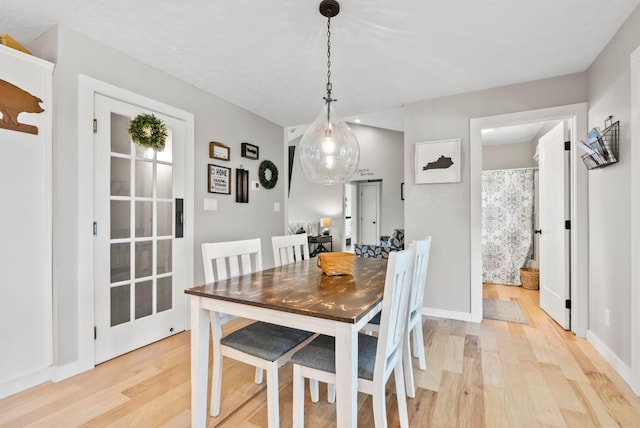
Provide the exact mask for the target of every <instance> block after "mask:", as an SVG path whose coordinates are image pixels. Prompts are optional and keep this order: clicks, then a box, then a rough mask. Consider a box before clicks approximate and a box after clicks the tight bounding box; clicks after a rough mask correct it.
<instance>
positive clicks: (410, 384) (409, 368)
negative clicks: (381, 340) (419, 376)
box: [402, 333, 416, 398]
mask: <svg viewBox="0 0 640 428" xmlns="http://www.w3.org/2000/svg"><path fill="white" fill-rule="evenodd" d="M409 336H410V335H409V334H407V333H405V335H404V339H403V343H402V348H403V351H402V366H403V370H404V382H405V386H406V390H407V397H411V398H414V397H415V396H416V387H415V383H414V381H413V363H412V361H411V360H412V358H411V349H410V348H411V343H410V340H409ZM414 343H415V342H414Z"/></svg>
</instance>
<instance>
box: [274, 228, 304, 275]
mask: <svg viewBox="0 0 640 428" xmlns="http://www.w3.org/2000/svg"><path fill="white" fill-rule="evenodd" d="M271 245H272V246H273V262H274V263H275V266H276V267H278V266H282V265H287V264H289V263H293V262H296V261H300V260H307V259H308V258H309V240H308V239H307V234H306V233H299V234H297V235H285V236H273V237H272V238H271Z"/></svg>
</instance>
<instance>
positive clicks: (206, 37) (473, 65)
mask: <svg viewBox="0 0 640 428" xmlns="http://www.w3.org/2000/svg"><path fill="white" fill-rule="evenodd" d="M639 2H640V0H624V1H619V0H618V1H611V0H562V1H558V0H536V1H531V0H484V1H478V0H451V1H442V0H439V1H435V0H348V1H347V0H343V1H342V3H341V11H340V14H339V15H338V16H337V17H335V18H333V19H332V22H331V33H332V37H331V53H332V56H331V61H332V66H331V71H332V77H331V80H332V83H333V96H334V97H335V98H337V99H338V103H337V105H336V107H337V111H338V112H339V114H340V115H341V116H342V117H348V118H350V119H355V118H356V117H358V118H360V119H361V121H362V123H363V124H367V125H373V126H380V127H384V128H390V129H398V130H402V129H403V128H404V122H403V119H402V114H401V108H402V106H403V105H404V104H407V103H411V102H415V101H420V100H425V99H429V98H435V97H441V96H447V95H452V94H459V93H464V92H469V91H473V90H479V89H485V88H490V87H496V86H502V85H507V84H513V83H519V82H525V81H530V80H537V79H542V78H547V77H553V76H559V75H564V74H569V73H575V72H581V71H584V70H586V69H587V68H588V67H589V65H590V64H591V63H592V62H593V60H594V59H595V58H596V56H597V55H598V53H599V52H600V51H601V50H602V49H603V48H604V47H605V45H606V44H607V42H608V41H609V40H610V39H611V37H612V36H613V35H614V34H615V32H616V31H617V30H618V28H619V27H620V26H621V25H622V23H623V22H624V20H625V19H626V18H627V17H628V15H629V14H630V13H631V11H632V10H633V9H634V8H635V7H636V6H637V5H638V3H639ZM318 5H319V1H317V0H275V1H270V2H267V1H256V0H233V1H228V0H226V1H220V0H191V1H175V0H171V1H169V0H136V1H131V0H92V1H87V0H0V10H1V11H2V13H1V15H0V33H8V34H10V35H12V36H13V37H14V38H15V39H17V40H18V41H19V42H21V43H23V44H28V43H29V42H30V41H31V40H33V39H34V38H35V37H37V36H38V35H40V34H41V33H43V32H44V31H46V30H47V29H49V28H50V27H51V26H52V25H55V24H61V25H63V26H66V27H68V28H70V29H72V30H75V31H78V32H80V33H83V34H85V35H87V36H89V37H91V38H93V39H95V40H99V41H101V42H103V43H105V44H107V45H109V46H112V47H113V48H115V49H117V50H119V51H122V52H125V53H127V54H129V55H131V56H133V57H136V58H138V59H139V60H141V61H143V62H146V63H148V64H150V65H152V66H154V67H156V68H158V69H161V70H163V71H165V72H167V73H169V74H171V75H173V76H176V77H178V78H180V79H182V80H184V81H186V82H189V83H191V84H193V85H194V86H196V87H199V88H201V89H203V90H205V91H207V92H210V93H212V94H215V95H217V96H219V97H221V98H223V99H226V100H228V101H230V102H232V103H234V104H236V105H239V106H241V107H244V108H246V109H247V110H250V111H252V112H254V113H256V114H257V115H259V116H262V117H264V118H266V119H268V120H270V121H272V122H274V123H276V124H278V125H281V126H283V127H289V126H295V125H300V124H305V123H309V122H311V121H312V120H313V119H314V118H315V117H316V116H317V115H318V114H319V112H320V109H321V107H322V103H323V100H322V97H323V96H324V95H325V83H326V73H327V70H326V60H327V58H326V42H327V41H326V33H327V28H326V18H324V17H323V16H321V15H320V14H319V12H318Z"/></svg>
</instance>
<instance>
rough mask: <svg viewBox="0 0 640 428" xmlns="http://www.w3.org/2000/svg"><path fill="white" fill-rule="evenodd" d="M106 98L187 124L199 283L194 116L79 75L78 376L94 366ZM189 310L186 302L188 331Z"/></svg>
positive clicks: (188, 189)
mask: <svg viewBox="0 0 640 428" xmlns="http://www.w3.org/2000/svg"><path fill="white" fill-rule="evenodd" d="M95 94H101V95H105V96H107V97H110V98H114V99H116V100H120V101H123V102H126V103H129V104H137V105H140V106H142V107H144V108H147V109H150V110H155V111H158V112H162V113H163V114H166V115H167V116H172V117H175V118H176V119H180V120H183V121H184V122H185V123H186V135H185V163H186V165H185V222H184V223H185V225H184V238H183V239H185V249H186V255H185V257H186V260H185V263H186V277H187V278H186V285H185V286H186V287H190V286H193V281H194V272H193V266H194V248H193V243H194V224H193V223H194V206H195V205H194V172H193V165H194V115H193V113H190V112H187V111H184V110H181V109H178V108H175V107H172V106H170V105H168V104H165V103H162V102H160V101H156V100H154V99H151V98H148V97H145V96H143V95H139V94H136V93H134V92H131V91H128V90H126V89H122V88H119V87H117V86H114V85H111V84H109V83H106V82H102V81H100V80H97V79H94V78H91V77H88V76H85V75H82V74H80V75H79V76H78V141H79V144H78V189H77V190H78V200H79V207H78V219H79V222H78V230H79V231H80V232H81V233H80V234H79V236H78V246H79V254H78V278H79V284H80V286H79V287H78V308H77V310H78V326H79V327H78V332H77V334H78V344H79V347H78V363H77V364H78V367H77V368H78V372H80V371H83V370H88V369H90V368H92V367H94V366H95V355H94V339H93V326H94V320H95V316H94V284H93V282H94V281H93V278H94V272H93V271H94V262H93V253H94V250H93V233H92V230H93V218H94V216H93V198H94V192H93V190H94V189H93V138H94V135H93V117H94V95H95ZM190 313H191V312H190V306H189V301H188V299H186V298H185V299H184V317H185V324H184V325H185V327H187V328H188V327H189V325H190V323H189V320H190Z"/></svg>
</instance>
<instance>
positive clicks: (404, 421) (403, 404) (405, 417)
mask: <svg viewBox="0 0 640 428" xmlns="http://www.w3.org/2000/svg"><path fill="white" fill-rule="evenodd" d="M393 375H394V378H395V381H396V398H397V400H398V417H399V418H400V427H401V428H409V413H408V411H407V397H406V396H405V395H404V391H405V385H404V379H403V374H402V359H401V358H399V359H398V364H396V366H395V368H394V369H393ZM383 398H384V397H383ZM374 410H375V409H374ZM376 426H377V424H376Z"/></svg>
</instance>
